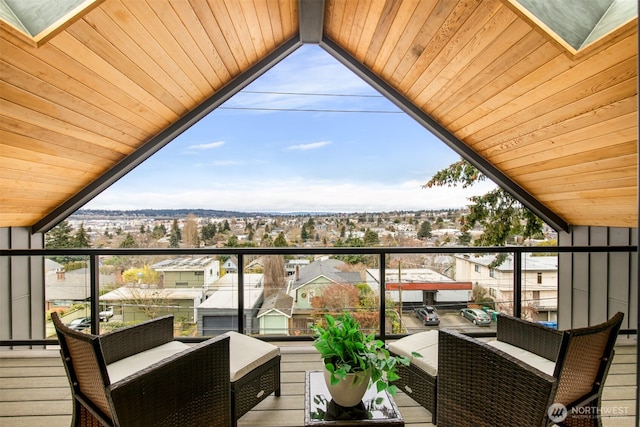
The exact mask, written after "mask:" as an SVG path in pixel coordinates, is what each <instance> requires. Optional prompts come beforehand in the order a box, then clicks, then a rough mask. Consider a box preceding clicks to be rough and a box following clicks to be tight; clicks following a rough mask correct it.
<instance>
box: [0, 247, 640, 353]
mask: <svg viewBox="0 0 640 427" xmlns="http://www.w3.org/2000/svg"><path fill="white" fill-rule="evenodd" d="M549 252H553V253H573V254H575V253H597V252H601V253H602V252H604V253H620V252H622V253H631V252H637V247H636V246H605V247H596V246H585V247H575V246H573V247H530V246H514V247H446V248H443V247H425V248H422V247H421V248H417V247H367V248H354V247H331V248H302V247H286V248H282V247H279V248H245V247H229V248H195V249H194V248H192V249H39V250H30V249H10V250H0V257H11V258H13V257H32V258H30V259H31V263H32V265H38V264H37V263H38V262H40V261H41V262H43V263H44V261H43V260H44V258H45V257H63V256H64V257H82V258H83V259H85V260H88V267H89V268H88V272H89V273H88V275H89V277H88V286H89V292H88V299H87V304H88V305H89V307H88V312H89V316H88V317H91V329H90V330H91V331H92V332H93V333H98V332H99V331H100V319H99V316H90V313H99V312H100V311H102V310H104V308H105V306H106V305H107V304H109V303H108V302H105V301H101V300H100V291H101V289H100V264H101V258H107V257H122V256H136V257H167V258H169V257H176V256H178V257H204V256H210V257H215V256H219V257H229V256H235V257H237V261H238V264H237V283H233V286H234V289H237V291H236V292H235V293H234V295H235V296H236V298H235V299H234V307H233V308H232V311H234V312H235V315H234V317H235V322H237V323H235V324H234V325H233V328H235V329H237V330H238V332H241V333H251V329H252V327H251V325H247V324H246V323H247V322H246V319H247V309H246V304H245V298H246V295H250V293H246V292H245V291H246V290H247V287H248V286H249V285H248V281H247V273H246V272H245V271H246V267H247V265H246V262H245V261H246V259H247V258H249V257H256V256H274V255H279V256H298V257H299V256H309V257H311V256H319V255H324V256H333V257H340V256H353V255H358V256H363V257H365V258H366V259H368V260H369V262H370V264H371V265H374V268H373V270H376V271H377V278H378V280H377V281H376V285H377V287H378V288H377V294H378V295H379V296H380V298H379V299H378V300H377V304H378V305H377V307H374V308H373V310H371V311H372V312H376V313H377V317H378V319H377V322H374V325H375V326H374V328H375V329H376V330H375V332H376V334H377V335H378V336H379V337H380V338H381V339H383V340H384V339H387V338H395V337H397V336H399V335H402V334H404V333H405V331H404V330H402V329H401V330H397V329H393V328H390V325H389V322H394V320H390V319H393V318H392V317H390V316H393V313H392V312H393V310H396V309H397V308H398V305H396V302H393V304H394V306H393V307H390V306H388V305H389V304H390V302H389V301H388V300H387V299H386V298H384V295H385V294H387V293H388V292H390V289H397V290H398V291H399V290H401V289H402V287H403V285H404V286H407V287H409V288H410V286H409V283H406V284H403V283H402V274H401V273H400V272H399V271H397V270H398V269H399V268H401V267H400V266H398V267H393V268H390V267H389V260H390V258H391V257H392V256H406V255H419V256H435V255H452V256H453V255H458V256H460V254H474V255H475V254H478V255H488V254H491V255H496V254H507V255H509V256H510V258H511V260H512V263H513V264H512V269H513V274H512V283H510V284H509V285H510V286H509V287H510V289H509V292H510V293H511V295H512V300H509V301H502V303H504V304H503V306H509V308H508V311H510V312H511V313H510V314H513V315H514V316H517V317H521V316H522V315H523V309H526V308H527V307H528V306H533V305H534V303H535V302H534V301H531V304H529V303H528V299H529V298H530V297H529V298H527V297H526V296H525V298H524V299H523V292H524V291H525V290H526V287H527V283H526V280H525V279H524V278H523V268H524V269H525V270H526V267H525V266H523V260H524V259H525V257H524V256H525V254H536V253H538V254H541V253H549ZM472 256H473V255H472ZM33 257H35V258H33ZM38 260H39V261H38ZM405 268H409V267H407V266H405ZM43 272H44V268H43ZM391 274H395V275H397V277H398V278H399V282H400V283H394V284H391V283H387V277H388V276H390V275H391ZM492 274H493V275H494V276H495V274H496V272H495V270H493V271H492ZM494 276H492V277H494ZM461 280H468V279H467V278H462V279H461ZM388 285H389V286H388ZM394 286H395V288H394ZM391 292H393V291H391ZM505 293H506V292H505ZM398 295H399V297H400V304H399V307H400V312H399V313H397V316H399V317H400V319H402V310H401V309H402V307H403V304H402V292H399V293H398ZM543 301H545V299H544V298H542V297H539V298H538V299H537V302H538V304H539V305H545V306H547V307H551V308H553V307H552V306H553V302H551V303H549V302H546V301H545V302H544V303H543ZM42 303H43V306H44V304H45V301H42ZM523 304H524V305H523ZM404 307H405V308H407V307H406V301H405V304H404ZM194 308H195V306H193V307H187V309H188V310H192V309H194ZM316 308H317V307H316ZM322 308H327V309H329V307H321V308H320V309H317V310H315V317H314V318H315V319H318V318H319V316H321V314H322V313H324V312H325V311H331V310H322ZM343 308H344V307H343ZM333 311H335V308H334V310H333ZM254 314H255V313H254ZM405 316H406V314H405ZM400 323H402V321H400ZM228 329H230V328H227V329H226V330H228ZM294 329H295V328H294ZM301 329H304V327H302V328H301ZM301 332H308V330H307V331H301ZM625 332H626V333H635V330H631V329H629V330H624V331H623V333H625ZM489 333H491V332H489ZM204 335H206V334H202V335H199V336H194V337H189V338H184V339H185V340H187V341H191V340H200V339H204V338H205V337H204ZM264 338H265V339H277V340H279V341H282V340H309V339H310V338H311V337H310V335H308V334H305V333H300V334H299V335H296V334H292V335H289V336H286V337H285V336H282V335H279V336H265V337H264ZM55 343H56V341H55V340H51V339H44V340H33V339H32V340H15V339H9V340H2V341H0V346H18V345H48V344H55Z"/></svg>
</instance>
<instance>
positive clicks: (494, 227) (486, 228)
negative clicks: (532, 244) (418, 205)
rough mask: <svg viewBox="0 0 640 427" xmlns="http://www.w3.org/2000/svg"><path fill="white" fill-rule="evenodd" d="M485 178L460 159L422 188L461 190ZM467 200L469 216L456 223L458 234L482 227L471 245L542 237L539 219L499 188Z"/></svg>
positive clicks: (498, 261) (501, 255) (496, 264)
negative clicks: (479, 234) (460, 231)
mask: <svg viewBox="0 0 640 427" xmlns="http://www.w3.org/2000/svg"><path fill="white" fill-rule="evenodd" d="M485 179H486V176H485V175H484V174H483V173H482V172H480V171H479V170H478V169H476V168H475V167H474V166H473V165H471V163H469V162H467V161H466V160H464V159H461V160H460V161H458V162H455V163H453V164H451V165H449V167H447V168H446V169H442V170H440V171H438V172H436V174H435V175H434V176H433V177H432V178H431V179H430V180H429V181H428V182H427V183H426V184H424V185H423V186H422V187H423V188H431V187H434V186H439V187H441V186H448V187H457V186H458V185H461V186H462V188H468V187H471V186H472V185H474V184H476V183H478V182H481V181H484V180H485ZM469 201H470V202H471V203H472V204H471V205H469V213H468V214H466V215H462V216H461V217H460V224H461V225H462V231H468V230H471V229H473V228H474V227H475V226H476V225H480V226H482V229H483V233H482V235H481V236H480V237H479V238H478V239H476V240H475V242H474V243H475V245H476V246H504V245H505V244H507V243H508V242H511V241H514V239H515V237H516V236H522V237H523V238H525V239H528V238H530V237H534V236H539V235H542V229H543V226H544V223H543V222H542V220H541V219H540V218H538V217H537V216H536V215H535V214H534V213H533V212H531V211H530V210H529V209H527V208H526V207H524V206H523V205H522V204H521V203H520V202H519V201H518V200H516V199H515V198H514V197H513V196H511V195H510V194H509V193H507V192H506V191H504V190H503V189H502V188H497V189H495V190H492V191H489V192H488V193H486V194H484V195H481V196H472V197H470V198H469ZM439 219H440V218H439ZM505 257H506V254H499V255H498V256H497V257H496V260H495V261H494V262H493V263H492V265H490V266H491V267H495V266H498V265H500V264H501V263H502V262H503V261H504V259H505Z"/></svg>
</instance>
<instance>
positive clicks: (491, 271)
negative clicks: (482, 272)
mask: <svg viewBox="0 0 640 427" xmlns="http://www.w3.org/2000/svg"><path fill="white" fill-rule="evenodd" d="M489 277H496V270H495V268H490V269H489Z"/></svg>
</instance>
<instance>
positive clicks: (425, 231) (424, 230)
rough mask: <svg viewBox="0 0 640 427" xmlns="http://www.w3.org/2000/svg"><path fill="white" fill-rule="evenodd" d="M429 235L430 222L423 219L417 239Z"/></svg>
mask: <svg viewBox="0 0 640 427" xmlns="http://www.w3.org/2000/svg"><path fill="white" fill-rule="evenodd" d="M430 237H431V223H430V222H429V221H423V222H422V224H420V230H418V239H428V238H430Z"/></svg>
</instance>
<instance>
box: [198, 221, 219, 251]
mask: <svg viewBox="0 0 640 427" xmlns="http://www.w3.org/2000/svg"><path fill="white" fill-rule="evenodd" d="M216 231H217V227H216V224H215V223H213V222H210V223H209V224H206V225H203V226H202V229H201V230H200V235H201V236H202V241H203V242H204V243H205V244H207V245H210V244H211V242H212V241H213V238H214V236H215V235H216Z"/></svg>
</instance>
